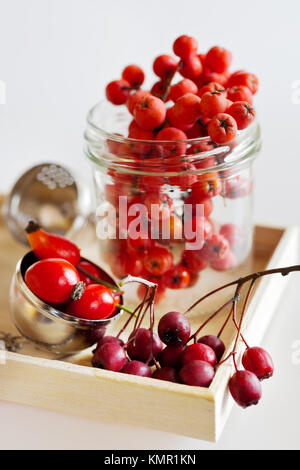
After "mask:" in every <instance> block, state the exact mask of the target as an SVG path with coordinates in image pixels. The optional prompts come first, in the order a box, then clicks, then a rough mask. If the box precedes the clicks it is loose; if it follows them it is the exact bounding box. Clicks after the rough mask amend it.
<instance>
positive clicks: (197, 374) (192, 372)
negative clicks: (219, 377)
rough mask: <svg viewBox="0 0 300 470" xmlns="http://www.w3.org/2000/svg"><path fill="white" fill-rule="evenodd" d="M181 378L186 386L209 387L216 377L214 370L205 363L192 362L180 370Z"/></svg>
mask: <svg viewBox="0 0 300 470" xmlns="http://www.w3.org/2000/svg"><path fill="white" fill-rule="evenodd" d="M179 375H180V378H181V380H182V382H183V383H184V384H186V385H194V386H196V387H206V388H207V387H209V386H210V384H211V382H212V381H213V378H214V376H215V370H214V368H213V367H212V366H211V365H210V364H209V363H208V362H205V361H191V362H189V363H188V364H186V365H185V366H183V367H182V369H181V370H180V373H179Z"/></svg>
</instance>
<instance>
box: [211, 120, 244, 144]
mask: <svg viewBox="0 0 300 470" xmlns="http://www.w3.org/2000/svg"><path fill="white" fill-rule="evenodd" d="M207 130H208V134H209V136H210V138H211V139H212V140H213V141H214V142H215V143H216V144H226V143H227V142H230V141H231V140H232V139H234V138H235V136H236V134H237V124H236V121H235V119H234V118H233V117H232V116H230V115H229V114H225V113H220V114H217V115H216V116H214V117H213V118H212V120H211V121H210V122H209V123H208V125H207Z"/></svg>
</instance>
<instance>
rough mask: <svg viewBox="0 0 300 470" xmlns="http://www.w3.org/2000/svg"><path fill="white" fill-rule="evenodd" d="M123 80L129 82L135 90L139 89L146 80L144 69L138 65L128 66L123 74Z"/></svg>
mask: <svg viewBox="0 0 300 470" xmlns="http://www.w3.org/2000/svg"><path fill="white" fill-rule="evenodd" d="M122 78H123V80H127V82H129V83H130V85H131V86H132V87H133V88H138V87H139V86H141V85H142V83H143V82H144V79H145V74H144V72H143V69H141V67H139V66H138V65H134V64H131V65H127V67H125V69H124V70H123V72H122Z"/></svg>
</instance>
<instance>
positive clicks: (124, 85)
mask: <svg viewBox="0 0 300 470" xmlns="http://www.w3.org/2000/svg"><path fill="white" fill-rule="evenodd" d="M129 95H130V83H129V82H127V80H114V81H113V82H110V83H109V84H108V85H107V87H106V98H107V99H108V101H110V102H111V103H113V104H117V105H121V104H125V103H126V101H127V100H128V98H129Z"/></svg>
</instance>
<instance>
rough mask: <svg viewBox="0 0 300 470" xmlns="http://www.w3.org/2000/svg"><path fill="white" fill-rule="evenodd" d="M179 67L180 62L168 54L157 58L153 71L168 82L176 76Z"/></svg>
mask: <svg viewBox="0 0 300 470" xmlns="http://www.w3.org/2000/svg"><path fill="white" fill-rule="evenodd" d="M177 66H178V60H177V59H175V57H172V56H170V55H167V54H162V55H160V56H158V57H156V59H155V61H154V63H153V71H154V73H155V74H156V75H157V76H158V77H160V78H161V79H162V80H166V79H167V78H169V77H171V76H172V75H174V73H175V71H176V68H177Z"/></svg>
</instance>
